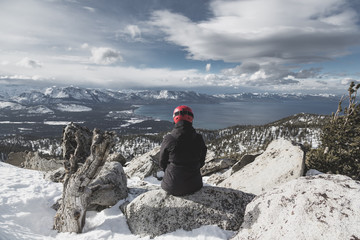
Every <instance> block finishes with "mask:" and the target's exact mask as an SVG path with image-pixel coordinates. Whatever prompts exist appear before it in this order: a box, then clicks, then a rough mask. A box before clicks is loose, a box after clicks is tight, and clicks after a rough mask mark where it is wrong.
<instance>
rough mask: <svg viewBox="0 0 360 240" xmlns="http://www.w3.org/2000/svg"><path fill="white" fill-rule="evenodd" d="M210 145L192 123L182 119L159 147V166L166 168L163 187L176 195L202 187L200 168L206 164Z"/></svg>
mask: <svg viewBox="0 0 360 240" xmlns="http://www.w3.org/2000/svg"><path fill="white" fill-rule="evenodd" d="M206 151H207V148H206V146H205V143H204V140H203V138H202V136H201V135H200V134H198V133H196V131H195V129H194V128H193V127H192V124H191V123H190V122H187V121H179V122H178V123H177V124H175V127H174V129H173V130H172V131H171V133H170V134H168V135H166V136H165V138H164V140H163V142H162V144H161V149H160V166H161V168H162V169H163V170H164V172H165V174H164V178H163V180H162V182H161V187H162V188H163V189H164V190H165V191H167V192H168V193H170V194H171V195H175V196H183V195H187V194H191V193H194V192H196V191H198V190H199V189H200V188H201V187H202V186H203V183H202V177H201V174H200V168H201V167H202V166H204V164H205V157H206Z"/></svg>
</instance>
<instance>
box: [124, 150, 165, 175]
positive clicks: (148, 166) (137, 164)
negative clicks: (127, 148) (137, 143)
mask: <svg viewBox="0 0 360 240" xmlns="http://www.w3.org/2000/svg"><path fill="white" fill-rule="evenodd" d="M159 154H160V147H155V148H154V149H153V150H151V151H149V152H147V153H145V154H143V155H141V156H138V157H135V158H134V159H132V160H131V161H130V162H129V163H128V164H127V165H126V167H125V168H124V171H125V173H126V175H127V176H128V177H129V178H132V177H138V178H140V179H144V178H146V177H149V176H155V175H156V172H158V171H160V170H161V169H160V167H159Z"/></svg>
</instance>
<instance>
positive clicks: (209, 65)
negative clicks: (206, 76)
mask: <svg viewBox="0 0 360 240" xmlns="http://www.w3.org/2000/svg"><path fill="white" fill-rule="evenodd" d="M205 70H206V71H207V72H209V71H210V70H211V63H208V64H206V66H205Z"/></svg>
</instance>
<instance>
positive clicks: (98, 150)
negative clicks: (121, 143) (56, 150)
mask: <svg viewBox="0 0 360 240" xmlns="http://www.w3.org/2000/svg"><path fill="white" fill-rule="evenodd" d="M76 127H77V126H76V125H73V124H71V125H69V126H67V128H68V129H65V132H64V138H63V148H64V153H63V154H64V157H65V169H66V170H67V175H66V177H65V181H64V188H63V195H62V204H61V206H60V208H59V209H58V211H57V213H56V215H55V219H54V229H55V230H58V231H59V232H75V233H81V232H82V229H83V227H84V225H85V216H86V210H87V207H88V205H89V198H90V197H91V195H92V193H93V192H96V191H100V190H103V188H108V187H109V186H107V185H96V186H91V184H90V183H91V181H92V180H93V179H94V178H95V177H96V176H97V174H98V173H99V172H100V170H101V168H102V166H104V164H105V161H106V159H107V156H108V154H109V151H110V149H111V148H112V147H113V144H114V141H113V139H114V134H113V133H110V132H105V133H102V132H100V131H99V130H97V129H95V130H94V131H93V134H92V141H91V142H92V144H91V147H90V148H87V147H86V146H85V147H84V145H86V144H88V140H87V138H88V136H90V135H91V132H90V131H87V130H84V128H81V127H80V128H76ZM66 130H69V131H68V132H66ZM84 133H85V134H84ZM66 134H69V135H71V136H70V137H69V136H68V137H67V138H66V137H65V135H66ZM64 139H65V140H64ZM86 149H90V151H89V154H88V153H87V152H86ZM84 156H85V158H86V161H85V162H84V163H83V164H81V163H82V162H83V161H84V159H85V158H84Z"/></svg>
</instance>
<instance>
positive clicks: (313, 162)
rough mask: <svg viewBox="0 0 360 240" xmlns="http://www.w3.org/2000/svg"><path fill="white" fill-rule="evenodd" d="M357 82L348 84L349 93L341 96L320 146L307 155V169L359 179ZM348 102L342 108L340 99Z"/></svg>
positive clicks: (359, 133) (359, 121)
mask: <svg viewBox="0 0 360 240" xmlns="http://www.w3.org/2000/svg"><path fill="white" fill-rule="evenodd" d="M359 88H360V84H357V85H356V86H355V84H354V82H352V83H351V84H350V87H349V90H348V92H349V94H348V95H347V96H343V97H342V98H341V100H340V102H339V106H338V110H337V111H336V113H334V114H333V115H332V117H331V119H330V121H329V122H327V124H325V125H324V128H323V129H322V130H323V132H322V135H321V138H320V140H321V145H320V146H319V148H318V149H312V150H311V151H310V152H309V153H308V156H307V161H306V164H307V168H309V169H311V168H314V169H317V170H319V171H321V172H325V173H333V174H343V175H347V176H349V177H351V178H353V179H355V180H360V105H359V103H357V102H356V95H357V91H358V89H359ZM345 100H348V101H349V105H348V106H347V107H345V108H344V109H343V102H344V101H345Z"/></svg>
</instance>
